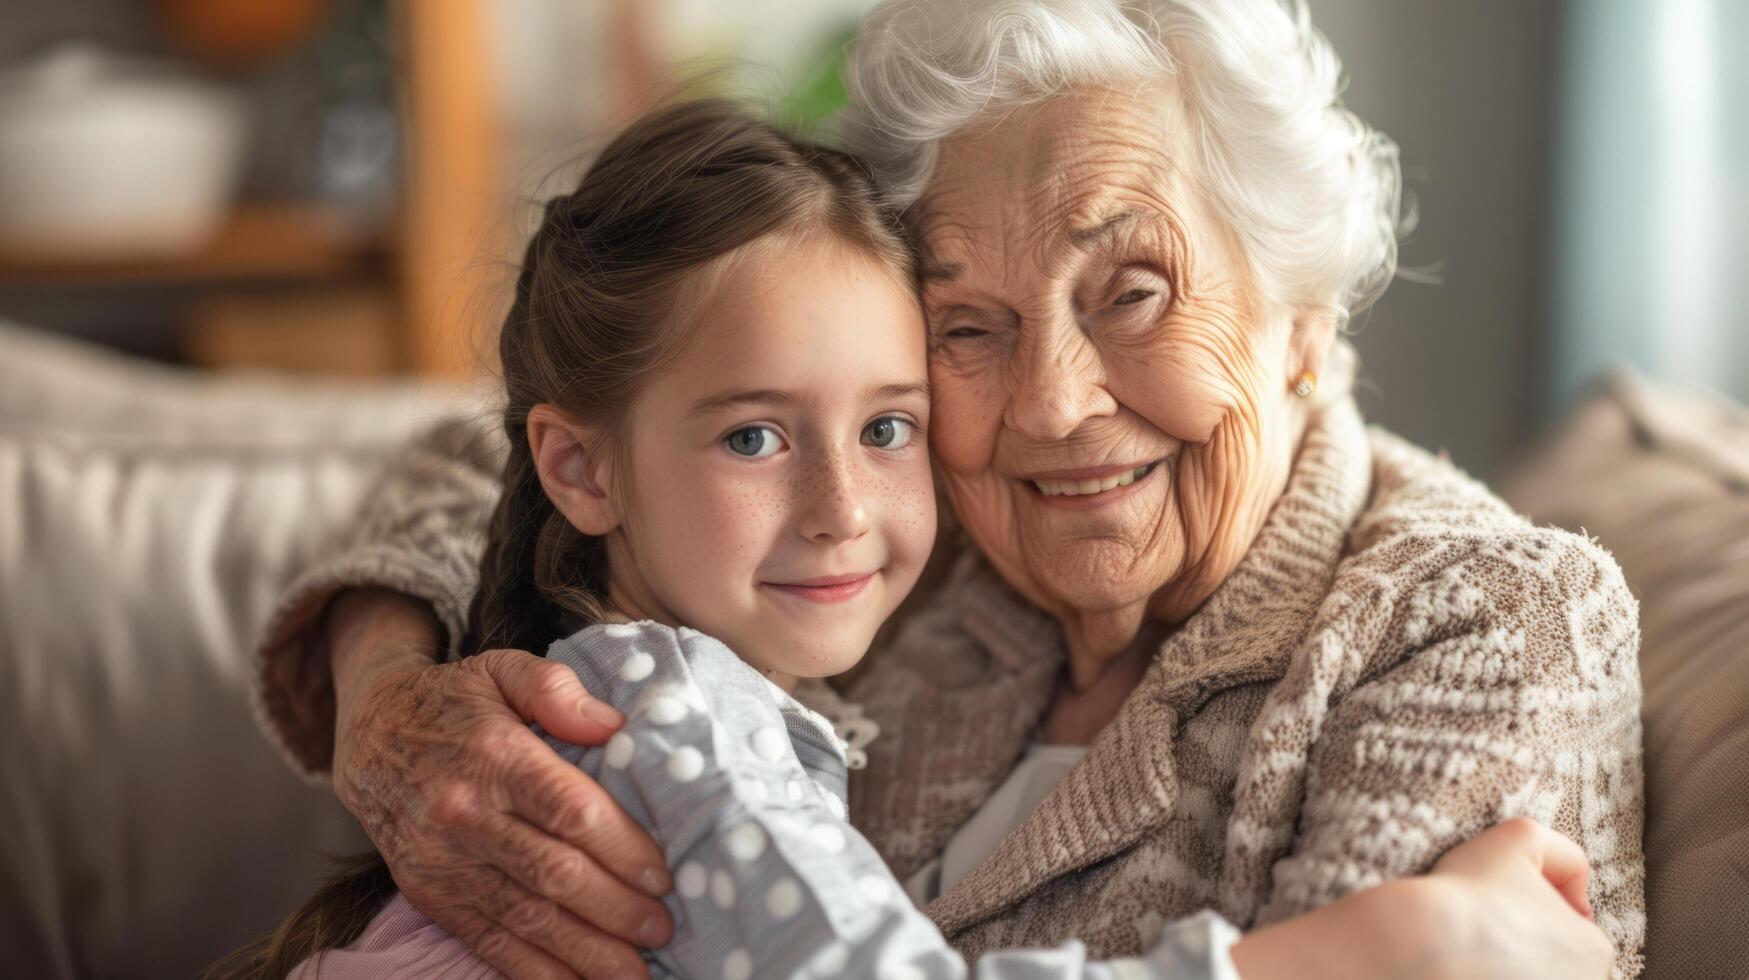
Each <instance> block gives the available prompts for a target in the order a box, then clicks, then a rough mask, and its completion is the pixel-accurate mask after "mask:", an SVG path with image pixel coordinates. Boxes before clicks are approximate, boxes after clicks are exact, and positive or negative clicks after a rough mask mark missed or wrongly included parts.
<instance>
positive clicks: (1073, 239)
mask: <svg viewBox="0 0 1749 980" xmlns="http://www.w3.org/2000/svg"><path fill="white" fill-rule="evenodd" d="M1139 217H1141V212H1140V211H1134V210H1125V211H1119V212H1117V213H1116V214H1113V215H1110V216H1108V217H1105V218H1101V219H1100V220H1099V221H1098V222H1096V223H1094V224H1091V225H1086V226H1083V227H1080V228H1070V229H1069V243H1070V244H1071V245H1074V246H1075V247H1076V248H1086V247H1088V246H1089V245H1093V244H1096V243H1097V242H1099V241H1100V240H1101V239H1103V238H1106V237H1108V236H1110V235H1111V233H1112V232H1115V231H1117V230H1118V229H1119V228H1122V227H1123V226H1125V225H1127V224H1129V223H1130V222H1132V221H1135V220H1136V219H1137V218H1139Z"/></svg>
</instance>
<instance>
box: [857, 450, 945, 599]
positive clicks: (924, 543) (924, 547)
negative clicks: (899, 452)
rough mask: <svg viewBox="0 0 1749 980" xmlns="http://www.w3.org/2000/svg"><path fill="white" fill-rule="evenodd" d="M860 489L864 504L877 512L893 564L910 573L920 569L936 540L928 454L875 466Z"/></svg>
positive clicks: (932, 489) (933, 493)
mask: <svg viewBox="0 0 1749 980" xmlns="http://www.w3.org/2000/svg"><path fill="white" fill-rule="evenodd" d="M863 492H864V499H865V501H866V504H865V506H867V507H869V509H870V510H872V511H873V512H874V513H876V514H878V515H879V519H880V523H881V526H882V528H883V533H884V534H885V537H886V542H885V543H886V547H887V551H888V554H889V557H890V558H891V559H892V561H893V564H894V565H895V567H897V568H898V569H899V570H900V571H905V572H909V573H911V574H915V573H916V572H919V571H921V570H922V566H923V562H924V561H925V560H926V559H927V558H928V557H929V549H930V547H931V546H932V545H933V544H934V542H935V485H934V481H933V479H932V478H931V476H930V472H929V459H928V457H927V456H926V455H924V454H923V453H917V454H915V456H914V457H913V458H912V459H907V460H901V461H898V462H895V463H892V464H889V465H888V466H885V467H882V468H880V469H878V470H877V471H875V472H874V473H872V474H871V475H870V477H869V479H868V480H867V481H866V483H865V485H864V490H863Z"/></svg>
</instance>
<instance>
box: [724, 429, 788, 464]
mask: <svg viewBox="0 0 1749 980" xmlns="http://www.w3.org/2000/svg"><path fill="white" fill-rule="evenodd" d="M723 445H725V446H727V447H729V452H732V453H734V454H735V455H737V456H744V457H746V458H748V459H764V458H766V457H767V456H773V455H776V453H777V451H778V450H779V449H782V448H783V439H781V438H780V437H779V436H778V434H777V433H776V432H774V431H773V430H772V429H771V428H770V427H769V426H764V425H750V426H748V427H746V428H745V429H736V430H735V431H733V432H731V433H729V435H728V436H727V437H726V438H725V439H723Z"/></svg>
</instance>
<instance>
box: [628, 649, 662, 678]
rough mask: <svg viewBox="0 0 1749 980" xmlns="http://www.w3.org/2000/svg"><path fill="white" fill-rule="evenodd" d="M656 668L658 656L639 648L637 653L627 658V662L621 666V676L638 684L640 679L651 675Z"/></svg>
mask: <svg viewBox="0 0 1749 980" xmlns="http://www.w3.org/2000/svg"><path fill="white" fill-rule="evenodd" d="M655 669H656V658H655V657H652V656H650V655H649V654H647V653H645V652H644V651H642V650H639V651H638V652H637V653H634V654H632V655H631V656H629V657H627V658H626V662H625V663H624V664H623V665H621V666H620V668H619V676H620V679H621V680H624V681H630V682H631V683H633V684H636V683H637V682H638V681H641V680H643V679H644V678H646V677H649V676H650V674H651V673H652V672H653V671H655Z"/></svg>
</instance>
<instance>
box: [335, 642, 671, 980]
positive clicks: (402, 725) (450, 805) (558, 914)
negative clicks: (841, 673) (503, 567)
mask: <svg viewBox="0 0 1749 980" xmlns="http://www.w3.org/2000/svg"><path fill="white" fill-rule="evenodd" d="M344 630H345V628H344V627H341V628H339V629H334V630H331V632H330V636H331V637H334V639H333V640H332V641H331V642H332V643H333V644H334V646H333V649H334V650H335V657H336V692H337V721H336V742H335V752H334V787H335V793H336V794H337V795H338V796H339V797H340V800H341V802H342V803H343V804H345V806H346V807H347V809H349V810H351V811H352V813H353V814H354V815H355V816H356V817H358V819H359V822H360V823H362V824H363V825H364V828H365V831H366V833H368V834H369V835H370V838H371V840H372V841H373V842H374V843H375V844H376V846H377V849H378V850H379V851H381V852H382V854H383V857H384V859H385V860H386V861H387V862H388V865H389V869H390V871H391V872H392V873H393V874H394V878H395V883H396V884H397V885H398V886H399V887H400V889H401V891H402V892H403V893H404V894H405V895H406V896H407V898H408V900H409V901H410V902H412V903H413V905H414V906H415V907H417V908H418V909H419V910H420V911H422V912H424V913H425V914H426V915H429V916H430V917H431V918H432V919H433V920H434V921H436V922H437V923H438V924H439V925H441V926H443V927H444V928H445V929H448V930H449V931H450V932H453V933H455V934H456V935H457V936H459V937H461V938H462V939H463V940H464V941H465V942H466V943H467V944H468V946H469V947H471V948H472V949H473V950H474V951H475V952H476V953H478V954H479V955H480V956H481V957H482V958H484V959H485V960H487V961H488V962H490V963H491V964H492V965H493V966H494V967H496V968H498V969H499V970H500V971H502V972H504V973H507V974H509V975H511V976H513V977H569V976H572V975H573V974H581V975H582V976H584V977H587V978H596V977H637V976H644V975H646V974H647V971H646V969H645V967H644V964H643V962H642V960H641V958H640V955H639V952H638V949H637V948H636V946H634V944H636V945H637V946H645V947H655V946H661V945H663V944H665V943H666V942H667V941H668V940H669V938H670V936H671V934H672V929H673V925H672V922H671V920H670V919H669V917H668V914H667V911H666V910H665V909H664V908H663V907H662V904H661V903H660V902H658V901H656V897H659V896H661V895H663V894H665V893H666V892H667V891H668V889H669V887H670V882H669V876H668V872H667V869H666V867H665V866H664V862H663V858H662V853H661V851H660V850H659V849H658V848H657V846H656V844H655V842H654V841H653V840H651V839H650V837H649V835H648V834H647V833H646V832H645V831H644V829H643V828H642V827H641V826H640V825H638V823H637V822H636V821H634V820H633V819H632V818H631V817H630V816H629V815H628V814H626V813H625V811H624V810H622V809H621V808H620V807H619V805H618V804H617V803H616V802H615V801H614V800H613V799H612V798H611V797H610V796H608V795H607V793H606V792H605V791H604V790H602V789H601V787H600V786H598V785H597V784H596V783H595V782H594V781H593V780H592V779H590V778H589V777H588V776H587V775H586V774H584V773H583V772H582V771H581V770H579V769H577V768H576V767H575V766H573V765H571V764H569V763H567V762H565V761H564V760H563V759H561V758H560V757H559V756H558V755H557V754H556V753H555V752H553V751H552V749H550V748H549V747H548V746H547V745H546V743H544V742H543V741H541V739H540V738H539V736H537V735H535V734H534V733H533V732H532V731H530V730H529V728H528V727H527V723H528V722H530V721H532V722H537V723H539V724H540V725H541V727H542V728H544V729H546V730H547V731H549V732H551V733H553V734H554V735H555V736H557V737H559V738H562V739H565V740H567V741H571V742H575V743H578V744H585V745H591V744H600V743H601V742H603V741H605V740H606V739H607V738H608V737H609V736H611V735H612V734H613V732H614V731H616V730H617V729H618V728H619V726H620V725H621V724H623V723H624V719H623V718H622V717H621V716H620V715H619V713H618V712H616V711H614V710H613V709H612V708H610V707H608V706H607V705H605V704H602V703H601V702H599V701H596V700H594V699H592V698H590V697H589V696H588V694H587V693H586V692H585V691H584V690H583V686H582V684H581V682H579V681H578V679H577V676H576V674H575V673H573V672H572V671H571V670H570V669H568V668H566V667H564V666H562V665H559V664H554V663H550V662H548V661H546V660H543V659H541V658H539V657H535V656H533V655H531V654H528V653H524V652H522V651H519V650H494V651H490V652H487V653H483V654H481V655H479V656H477V657H470V658H468V659H466V660H463V661H460V662H457V663H450V664H436V665H433V664H432V663H431V662H430V660H429V658H428V657H426V656H422V655H411V656H408V655H402V656H389V655H387V654H384V653H381V652H376V653H372V654H371V655H370V657H371V666H370V668H369V669H368V670H359V671H355V672H354V673H353V675H352V676H351V677H350V678H347V679H342V678H341V677H340V676H339V675H340V667H339V657H340V656H341V653H340V650H341V645H343V644H345V643H349V642H350V643H355V644H356V643H369V642H371V641H373V640H375V641H380V640H381V638H382V635H381V633H380V631H379V632H377V633H376V634H375V635H372V634H371V632H370V631H369V630H363V631H358V630H355V631H354V635H352V636H350V637H348V636H344V635H341V634H342V633H343V632H344Z"/></svg>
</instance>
